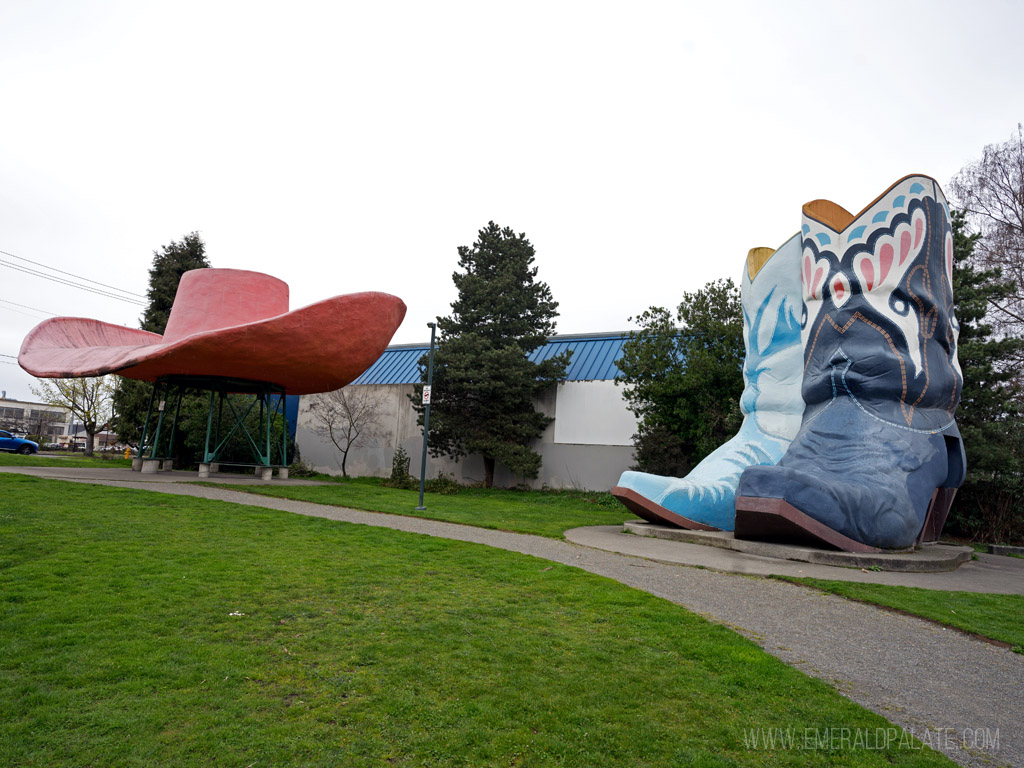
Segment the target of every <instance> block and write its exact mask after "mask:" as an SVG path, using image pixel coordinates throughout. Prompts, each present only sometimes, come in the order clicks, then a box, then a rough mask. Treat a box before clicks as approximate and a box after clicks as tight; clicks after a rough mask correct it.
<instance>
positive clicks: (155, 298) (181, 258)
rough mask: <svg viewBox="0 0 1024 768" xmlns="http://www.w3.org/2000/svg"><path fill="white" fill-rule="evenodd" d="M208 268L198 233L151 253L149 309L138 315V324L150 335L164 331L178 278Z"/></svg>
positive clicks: (203, 247)
mask: <svg viewBox="0 0 1024 768" xmlns="http://www.w3.org/2000/svg"><path fill="white" fill-rule="evenodd" d="M209 266H210V260H209V259H207V258H206V244H205V243H203V239H202V238H201V237H200V236H199V233H198V232H189V233H188V234H187V235H185V236H184V237H183V238H181V242H178V241H176V240H172V241H171V242H170V245H165V246H163V250H162V251H153V266H152V267H150V268H149V290H148V291H147V292H146V296H147V297H148V298H149V306H148V307H146V311H145V312H143V313H142V319H141V325H140V326H139V327H140V328H141V329H142V330H144V331H149V332H150V333H160V334H162V333H163V332H164V329H165V328H167V320H168V319H169V318H170V316H171V305H172V304H174V295H175V294H176V293H177V292H178V283H179V282H181V276H182V275H183V274H185V273H186V272H188V271H190V270H193V269H205V268H207V267H209Z"/></svg>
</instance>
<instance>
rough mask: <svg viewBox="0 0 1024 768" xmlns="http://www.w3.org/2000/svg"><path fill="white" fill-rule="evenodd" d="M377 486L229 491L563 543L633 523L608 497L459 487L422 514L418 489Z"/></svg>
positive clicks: (366, 481)
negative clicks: (582, 532)
mask: <svg viewBox="0 0 1024 768" xmlns="http://www.w3.org/2000/svg"><path fill="white" fill-rule="evenodd" d="M332 480H337V479H336V478H332ZM380 483H381V481H380V478H375V477H364V478H352V479H349V480H348V481H341V480H337V481H336V482H331V484H329V485H305V486H299V485H293V486H281V485H260V486H237V487H232V490H236V491H245V492H246V493H256V494H259V495H261V496H278V497H282V498H287V499H296V500H298V501H310V502H313V503H316V504H330V505H333V506H336V507H349V508H351V509H362V510H365V511H368V512H387V513H390V514H394V515H410V516H415V517H423V518H427V519H429V520H443V521H445V522H449V523H464V524H466V525H475V526H478V527H481V528H495V529H498V530H502V531H515V532H516V533H533V534H536V535H538V536H547V537H549V538H556V539H560V538H563V533H564V532H565V531H567V530H569V529H570V528H579V527H580V526H584V525H621V524H622V522H623V521H624V520H638V519H639V518H638V517H636V516H635V515H633V514H632V513H631V512H630V511H629V510H627V509H626V508H625V507H624V506H622V504H621V503H619V502H618V501H616V500H615V498H614V497H613V496H612V495H611V494H610V493H598V492H596V491H526V490H509V489H504V488H462V489H461V490H460V491H459V492H458V493H457V494H455V495H451V496H446V495H441V494H435V493H426V494H424V497H423V500H424V506H425V507H426V511H422V512H417V511H416V507H417V506H418V505H419V500H420V497H419V491H418V490H415V491H404V490H400V489H397V488H387V487H385V486H383V485H381V484H380ZM211 485H212V484H211Z"/></svg>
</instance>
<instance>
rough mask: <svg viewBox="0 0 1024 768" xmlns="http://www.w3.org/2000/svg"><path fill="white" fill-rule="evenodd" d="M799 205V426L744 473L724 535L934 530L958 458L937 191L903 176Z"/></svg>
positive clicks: (943, 232) (956, 396)
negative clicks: (778, 449) (866, 192)
mask: <svg viewBox="0 0 1024 768" xmlns="http://www.w3.org/2000/svg"><path fill="white" fill-rule="evenodd" d="M803 216H804V226H803V259H802V263H801V267H802V268H801V275H802V282H803V295H804V307H805V310H804V312H805V314H804V319H803V342H804V374H803V398H804V400H805V402H806V409H805V411H804V416H803V424H802V425H801V427H800V432H799V434H798V435H797V436H796V438H795V439H794V440H793V443H792V444H791V445H790V447H789V450H788V451H787V452H786V455H785V456H784V457H783V458H782V460H781V461H780V462H779V463H778V465H777V466H774V467H751V468H750V469H748V470H746V471H745V472H744V473H743V476H742V478H741V479H740V484H739V488H738V490H737V493H736V536H737V537H738V538H765V539H780V538H782V539H790V540H802V541H810V542H814V543H817V544H826V545H829V546H833V547H837V548H840V549H845V550H847V551H869V550H872V549H875V548H890V549H893V548H905V547H910V546H912V545H913V544H914V543H915V542H916V541H920V540H928V539H934V538H937V536H938V532H939V530H941V527H942V523H943V522H944V520H945V515H946V514H947V513H948V511H949V505H950V504H951V503H952V498H953V495H954V493H955V489H956V488H957V487H959V485H960V484H961V483H962V482H963V478H964V472H965V467H966V463H965V460H964V453H963V447H962V444H961V440H960V435H959V432H958V430H957V428H956V423H955V422H954V420H953V416H954V413H955V412H956V406H957V403H958V402H959V400H960V389H961V386H962V383H963V377H962V375H961V373H960V368H959V364H958V363H957V358H956V347H957V333H958V327H957V323H956V318H955V316H954V314H953V292H952V265H953V240H952V235H951V230H950V223H949V210H948V207H947V205H946V200H945V198H944V196H943V194H942V190H941V189H939V186H938V184H937V183H936V182H935V181H934V179H930V178H928V177H926V176H908V177H907V178H905V179H902V180H901V181H898V182H897V183H896V184H894V185H893V186H892V187H890V188H889V189H888V190H887V191H886V192H885V193H884V194H883V195H882V196H881V197H879V198H878V199H877V200H875V201H874V202H873V203H871V205H869V206H868V207H867V208H865V209H864V210H863V211H862V212H861V213H859V214H858V215H856V216H853V215H851V214H849V213H848V212H846V211H845V210H843V209H842V208H840V207H839V206H838V205H836V204H835V203H832V202H829V201H828V200H815V201H814V202H811V203H808V204H807V205H805V206H804V209H803Z"/></svg>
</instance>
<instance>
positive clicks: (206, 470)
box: [199, 464, 210, 478]
mask: <svg viewBox="0 0 1024 768" xmlns="http://www.w3.org/2000/svg"><path fill="white" fill-rule="evenodd" d="M209 476H210V465H209V464H200V465H199V477H201V478H207V477H209Z"/></svg>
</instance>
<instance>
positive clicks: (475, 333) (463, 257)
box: [411, 221, 569, 488]
mask: <svg viewBox="0 0 1024 768" xmlns="http://www.w3.org/2000/svg"><path fill="white" fill-rule="evenodd" d="M534 253H535V251H534V248H533V246H532V245H531V244H530V241H529V240H528V239H527V238H526V235H525V234H518V235H517V234H515V232H514V231H513V230H511V229H509V228H507V227H506V228H504V229H502V228H500V227H498V225H497V224H495V223H494V222H493V221H492V222H489V223H488V224H487V226H486V227H485V228H484V229H481V230H480V232H479V234H478V237H477V240H476V242H474V243H473V245H472V246H469V247H467V246H460V247H459V269H460V270H461V271H459V272H455V273H454V274H453V275H452V280H454V282H455V286H456V288H458V291H459V295H458V298H457V299H456V300H455V302H454V303H453V304H452V313H451V315H449V316H448V317H444V318H439V319H438V331H439V338H438V344H437V349H436V351H435V355H434V381H433V390H432V392H431V411H430V436H429V446H430V451H431V454H432V455H434V456H442V455H447V456H450V457H452V458H454V459H458V458H461V457H463V456H467V455H469V454H480V455H481V456H483V460H484V473H485V478H484V484H485V485H486V486H487V487H488V488H489V487H491V485H492V484H493V482H494V468H495V464H496V463H501V464H502V465H504V466H506V467H508V469H509V470H511V471H512V473H513V474H515V475H517V476H520V477H531V478H532V477H536V476H537V473H538V471H539V469H540V464H541V457H540V455H538V454H537V453H536V452H534V451H533V450H532V449H531V448H530V447H529V443H530V442H531V441H532V440H535V439H536V438H538V437H540V434H541V433H542V432H543V431H544V429H545V427H547V425H548V424H550V423H551V421H552V419H551V418H550V417H548V416H545V415H544V414H543V413H540V412H539V411H537V410H536V409H535V408H534V400H535V398H536V396H537V395H538V394H539V393H540V392H542V391H543V390H544V389H545V388H547V387H549V386H551V385H552V384H553V383H555V382H556V381H558V380H560V379H562V378H564V377H565V369H566V366H567V365H568V362H569V355H568V354H565V355H560V356H558V357H553V358H549V359H548V360H545V361H544V362H541V363H534V362H531V361H530V360H529V359H528V355H529V354H530V353H531V352H533V351H534V350H536V349H537V348H538V347H540V346H542V345H543V344H544V343H545V342H546V341H547V339H548V337H549V336H550V335H551V334H552V333H553V332H554V330H555V318H556V317H557V316H558V312H557V309H558V303H557V302H556V301H555V300H554V299H553V298H552V296H551V289H550V288H549V287H548V285H547V283H544V282H541V281H537V280H536V277H537V267H536V266H533V262H534ZM426 364H427V358H426V356H424V357H423V359H422V360H421V361H420V365H421V369H422V373H423V379H424V381H425V380H426V367H427V366H426ZM421 394H422V384H421V385H418V386H417V387H416V392H415V394H414V395H413V396H412V398H411V399H412V403H413V407H414V408H416V410H417V411H418V412H419V414H420V418H419V423H420V425H421V426H422V424H423V412H424V406H423V405H421Z"/></svg>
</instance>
